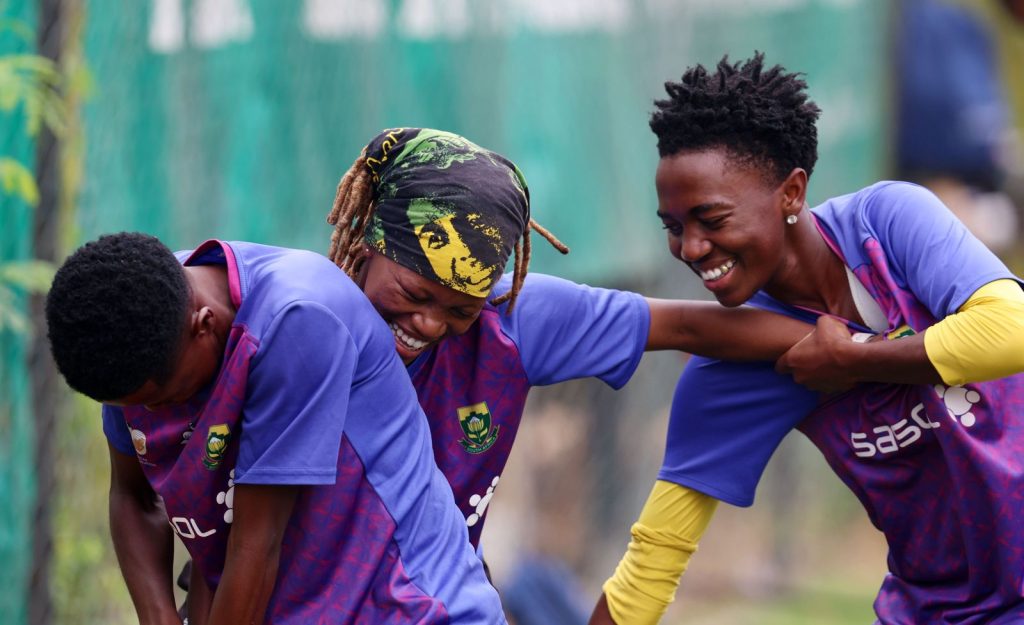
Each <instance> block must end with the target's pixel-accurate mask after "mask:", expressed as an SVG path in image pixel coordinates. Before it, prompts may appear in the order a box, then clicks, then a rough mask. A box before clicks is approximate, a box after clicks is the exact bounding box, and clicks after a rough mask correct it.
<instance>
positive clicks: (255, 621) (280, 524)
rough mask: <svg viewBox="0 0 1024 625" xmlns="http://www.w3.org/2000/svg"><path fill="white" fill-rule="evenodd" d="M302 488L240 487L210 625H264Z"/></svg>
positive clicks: (236, 492)
mask: <svg viewBox="0 0 1024 625" xmlns="http://www.w3.org/2000/svg"><path fill="white" fill-rule="evenodd" d="M299 490H300V487H298V486H265V485H253V484H238V485H236V486H235V500H234V514H235V518H234V522H233V523H232V525H231V534H230V536H229V537H228V547H227V556H226V557H225V560H224V572H223V574H222V575H221V578H220V585H219V586H217V590H216V592H214V594H213V605H212V607H211V608H210V614H209V618H208V620H207V622H209V623H238V624H240V625H242V624H244V625H259V624H261V623H263V622H264V619H265V617H266V611H267V604H268V603H269V602H270V596H271V593H273V591H274V582H275V580H276V579H277V567H278V564H279V562H280V557H281V540H282V539H283V538H284V532H285V528H286V527H287V526H288V520H289V519H290V518H291V515H292V509H293V508H294V507H295V500H296V498H297V497H298V494H299Z"/></svg>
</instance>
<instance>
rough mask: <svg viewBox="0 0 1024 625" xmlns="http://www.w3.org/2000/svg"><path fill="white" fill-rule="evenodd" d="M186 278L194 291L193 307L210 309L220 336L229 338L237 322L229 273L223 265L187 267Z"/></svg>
mask: <svg viewBox="0 0 1024 625" xmlns="http://www.w3.org/2000/svg"><path fill="white" fill-rule="evenodd" d="M185 276H186V277H187V279H188V283H189V287H191V289H192V301H193V306H194V307H195V308H196V309H199V308H202V307H204V306H206V307H208V308H210V310H212V311H213V313H214V315H215V319H216V322H217V333H218V335H219V336H227V333H228V332H229V331H230V329H231V324H232V323H234V321H235V312H236V311H235V305H234V302H232V301H231V287H230V285H229V284H228V271H227V268H226V267H224V266H223V265H196V266H188V267H185Z"/></svg>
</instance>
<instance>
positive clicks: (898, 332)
mask: <svg viewBox="0 0 1024 625" xmlns="http://www.w3.org/2000/svg"><path fill="white" fill-rule="evenodd" d="M914 334H916V333H915V332H914V328H911V327H910V326H908V325H906V324H903V325H901V326H900V327H898V328H896V329H895V330H893V331H892V332H890V333H888V334H886V335H885V338H887V339H889V340H890V341H891V340H893V339H901V338H903V337H905V336H914Z"/></svg>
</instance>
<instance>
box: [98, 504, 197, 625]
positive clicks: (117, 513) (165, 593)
mask: <svg viewBox="0 0 1024 625" xmlns="http://www.w3.org/2000/svg"><path fill="white" fill-rule="evenodd" d="M110 533H111V538H112V540H113V543H114V552H115V553H116V554H117V561H118V564H119V565H120V567H121V574H122V575H123V576H124V581H125V584H126V585H127V586H128V593H129V595H131V598H132V603H133V604H134V605H135V611H136V612H137V614H138V617H139V623H140V625H163V624H166V623H175V624H177V625H180V624H181V619H179V618H178V613H177V609H176V607H175V605H174V591H173V587H172V571H171V567H172V565H173V545H174V541H173V534H172V532H171V527H170V525H168V523H167V517H166V515H165V514H164V511H163V508H162V507H160V506H159V505H158V504H157V502H156V501H153V502H148V504H147V502H143V501H139V500H138V499H136V498H134V497H133V496H131V495H128V494H126V493H118V492H116V491H112V492H111V494H110Z"/></svg>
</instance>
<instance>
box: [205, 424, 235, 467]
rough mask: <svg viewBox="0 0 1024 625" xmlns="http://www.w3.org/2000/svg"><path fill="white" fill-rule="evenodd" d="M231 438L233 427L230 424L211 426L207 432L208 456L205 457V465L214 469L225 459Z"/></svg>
mask: <svg viewBox="0 0 1024 625" xmlns="http://www.w3.org/2000/svg"><path fill="white" fill-rule="evenodd" d="M230 440H231V428H229V427H228V424H226V423H222V424H220V425H214V426H211V427H210V429H209V430H207V432H206V456H205V457H204V458H203V466H205V467H206V468H207V469H209V470H211V471H213V470H214V469H216V468H217V466H218V465H220V461H221V460H223V459H224V452H225V451H227V449H228V441H230Z"/></svg>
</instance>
